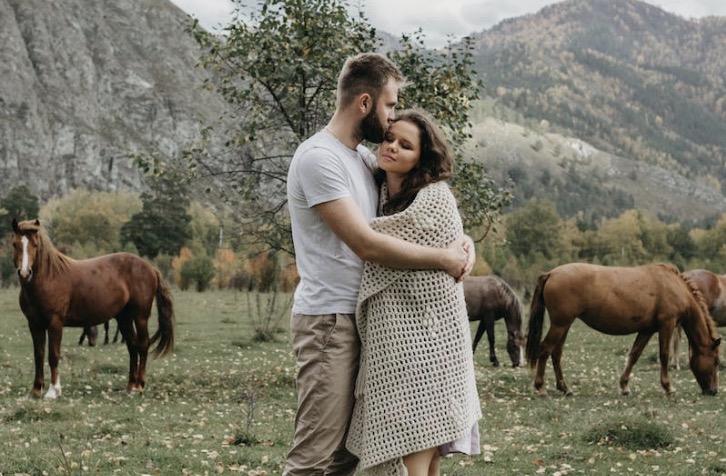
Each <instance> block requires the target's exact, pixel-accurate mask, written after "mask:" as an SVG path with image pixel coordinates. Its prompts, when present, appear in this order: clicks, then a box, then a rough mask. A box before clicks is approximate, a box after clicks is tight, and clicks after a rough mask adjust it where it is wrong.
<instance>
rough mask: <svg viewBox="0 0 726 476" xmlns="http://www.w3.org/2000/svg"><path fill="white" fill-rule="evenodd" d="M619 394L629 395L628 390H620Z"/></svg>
mask: <svg viewBox="0 0 726 476" xmlns="http://www.w3.org/2000/svg"><path fill="white" fill-rule="evenodd" d="M620 394H621V395H622V396H623V397H629V396H630V390H623V391H622V392H620Z"/></svg>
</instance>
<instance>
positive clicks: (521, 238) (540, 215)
mask: <svg viewBox="0 0 726 476" xmlns="http://www.w3.org/2000/svg"><path fill="white" fill-rule="evenodd" d="M506 226H507V242H508V243H509V248H510V249H511V250H512V253H513V254H514V256H516V257H517V258H520V259H521V258H527V257H532V256H534V255H535V254H541V255H542V256H544V258H546V259H548V260H552V259H555V258H558V257H559V256H561V255H562V253H563V250H564V249H565V245H564V241H563V239H562V232H563V229H564V228H563V226H564V225H563V223H562V219H561V218H560V216H559V215H558V214H557V210H556V209H555V205H554V203H552V202H551V201H549V200H538V199H536V198H533V199H531V200H530V201H529V202H528V203H527V205H525V206H524V208H522V209H520V210H518V211H516V212H514V213H511V214H509V215H507V217H506Z"/></svg>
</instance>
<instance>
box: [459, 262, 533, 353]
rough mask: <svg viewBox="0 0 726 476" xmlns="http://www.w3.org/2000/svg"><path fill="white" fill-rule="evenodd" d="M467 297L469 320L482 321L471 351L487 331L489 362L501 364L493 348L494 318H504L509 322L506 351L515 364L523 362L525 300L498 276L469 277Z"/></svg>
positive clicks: (465, 285) (467, 280)
mask: <svg viewBox="0 0 726 476" xmlns="http://www.w3.org/2000/svg"><path fill="white" fill-rule="evenodd" d="M464 298H465V299H466V312H467V314H468V315H469V321H479V327H477V329H476V335H475V337H474V346H473V349H472V351H473V352H476V346H477V344H479V340H481V338H482V336H483V335H484V332H486V333H487V337H488V339H489V361H490V362H491V363H492V365H493V366H494V367H498V366H499V360H497V356H496V353H495V351H494V321H496V320H498V319H501V318H504V322H505V323H506V325H507V352H508V353H509V358H510V359H512V367H519V366H520V365H522V355H523V352H522V347H523V346H524V335H523V334H522V303H521V302H520V301H519V298H518V297H517V294H516V293H515V292H514V291H513V290H512V288H511V287H509V284H507V283H506V282H505V281H504V280H503V279H502V278H500V277H498V276H493V275H491V276H470V277H468V278H466V279H465V280H464Z"/></svg>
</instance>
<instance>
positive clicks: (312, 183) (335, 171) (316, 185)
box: [298, 147, 352, 208]
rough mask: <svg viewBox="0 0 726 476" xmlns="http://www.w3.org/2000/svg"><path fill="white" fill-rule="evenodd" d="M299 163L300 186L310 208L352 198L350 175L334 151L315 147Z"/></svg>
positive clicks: (300, 158)
mask: <svg viewBox="0 0 726 476" xmlns="http://www.w3.org/2000/svg"><path fill="white" fill-rule="evenodd" d="M299 161H300V162H299V164H298V173H299V178H300V186H301V188H302V190H303V193H304V195H305V200H306V202H307V205H308V207H311V208H312V207H314V206H315V205H319V204H321V203H325V202H330V201H332V200H338V199H340V198H345V197H350V196H352V194H351V191H350V177H349V173H348V171H347V170H346V169H345V166H344V165H343V161H342V160H341V159H340V158H338V157H336V156H335V154H334V153H333V152H332V151H330V150H327V149H324V148H320V147H314V148H312V149H310V150H308V151H306V152H305V153H304V154H303V155H301V156H300V157H299Z"/></svg>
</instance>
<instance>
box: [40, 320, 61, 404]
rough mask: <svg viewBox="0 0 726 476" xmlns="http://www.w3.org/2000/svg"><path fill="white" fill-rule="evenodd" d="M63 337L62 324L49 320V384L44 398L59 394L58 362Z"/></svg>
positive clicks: (54, 396) (52, 397)
mask: <svg viewBox="0 0 726 476" xmlns="http://www.w3.org/2000/svg"><path fill="white" fill-rule="evenodd" d="M62 338H63V325H62V324H56V323H54V322H51V324H50V327H49V328H48V364H49V365H50V385H48V391H47V392H46V394H45V397H44V398H45V399H47V400H55V399H56V398H58V397H60V396H61V382H60V375H59V373H58V364H59V363H60V353H61V339H62Z"/></svg>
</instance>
